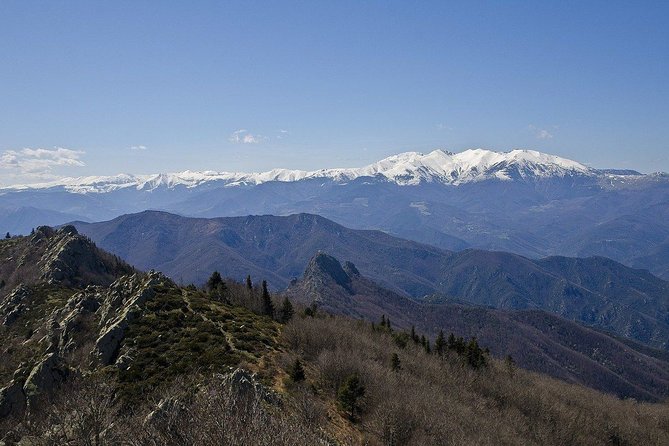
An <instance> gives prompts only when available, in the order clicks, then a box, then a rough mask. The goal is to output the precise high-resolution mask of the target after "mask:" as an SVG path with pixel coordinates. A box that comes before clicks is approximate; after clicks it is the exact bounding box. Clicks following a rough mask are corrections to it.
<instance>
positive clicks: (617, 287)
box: [74, 211, 669, 349]
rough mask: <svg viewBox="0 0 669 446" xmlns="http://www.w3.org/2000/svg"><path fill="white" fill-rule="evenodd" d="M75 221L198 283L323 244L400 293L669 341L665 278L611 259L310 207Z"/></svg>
mask: <svg viewBox="0 0 669 446" xmlns="http://www.w3.org/2000/svg"><path fill="white" fill-rule="evenodd" d="M74 225H75V226H76V227H77V229H78V230H79V231H80V232H81V233H83V234H85V235H88V236H89V237H91V239H92V240H94V241H95V242H96V243H97V244H98V245H99V246H100V247H102V248H104V249H106V250H108V251H110V252H112V253H114V254H117V255H118V256H120V257H121V258H123V259H124V260H126V261H128V262H129V263H131V264H133V265H134V266H136V267H139V268H142V269H151V268H154V269H158V270H160V271H163V272H165V273H166V274H168V275H169V276H171V277H173V278H174V279H175V280H177V281H181V282H184V283H188V282H194V283H196V284H202V283H204V281H205V280H206V278H207V277H208V276H209V275H210V274H211V272H212V271H214V270H218V271H220V272H221V273H222V274H223V275H224V276H228V277H232V278H235V279H237V280H240V279H243V278H244V277H245V275H246V274H251V275H252V276H253V277H256V278H259V279H260V278H263V279H267V280H268V281H269V283H270V286H272V287H273V288H275V289H281V288H284V287H285V286H287V285H288V284H289V283H290V282H291V281H292V280H293V279H296V278H298V277H300V276H301V275H302V272H303V271H304V269H305V267H306V265H307V264H308V262H309V259H310V258H311V257H312V256H313V255H314V253H316V252H318V251H323V252H327V253H329V254H331V255H333V256H335V257H336V258H341V259H346V260H351V261H353V262H354V263H355V264H356V265H357V267H358V268H359V269H360V272H361V273H362V274H363V275H365V276H367V277H369V278H370V279H372V280H374V281H376V282H378V283H379V284H380V285H381V286H383V287H385V288H388V289H390V290H392V291H393V292H395V293H398V294H400V295H404V296H411V297H413V298H416V299H427V300H428V301H430V302H443V301H449V300H452V299H457V300H460V301H462V302H467V303H473V304H477V305H485V306H489V307H494V308H501V309H542V310H546V311H549V312H552V313H555V314H557V315H560V316H562V317H564V318H567V319H571V320H576V321H580V322H583V323H585V324H588V325H592V326H596V327H600V328H602V329H606V330H608V331H611V332H614V333H616V334H618V335H619V336H623V337H626V338H630V339H635V340H638V341H641V342H644V343H647V344H649V345H652V346H655V347H658V348H664V349H666V348H667V347H669V282H666V281H664V280H661V279H659V278H657V277H655V276H653V275H652V274H650V273H648V272H647V271H644V270H636V269H632V268H629V267H626V266H624V265H622V264H619V263H617V262H615V261H612V260H610V259H606V258H601V257H591V258H565V257H549V258H545V259H541V260H532V259H528V258H525V257H522V256H519V255H516V254H510V253H504V252H490V251H481V250H471V249H468V250H464V251H460V252H451V251H446V250H442V249H439V248H436V247H433V246H429V245H423V244H420V243H417V242H413V241H409V240H403V239H400V238H396V237H393V236H390V235H388V234H386V233H383V232H381V231H367V230H354V229H349V228H346V227H344V226H341V225H339V224H337V223H334V222H332V221H330V220H327V219H325V218H323V217H319V216H316V215H310V214H298V215H291V216H287V217H275V216H247V217H223V218H215V219H203V218H187V217H181V216H177V215H173V214H168V213H165V212H156V211H147V212H142V213H139V214H133V215H125V216H122V217H118V218H116V219H114V220H111V221H107V222H101V223H74Z"/></svg>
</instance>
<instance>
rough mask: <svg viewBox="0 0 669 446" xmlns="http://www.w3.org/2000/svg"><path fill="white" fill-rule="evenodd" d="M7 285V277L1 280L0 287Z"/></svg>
mask: <svg viewBox="0 0 669 446" xmlns="http://www.w3.org/2000/svg"><path fill="white" fill-rule="evenodd" d="M5 285H6V283H5V279H2V280H0V289H2V288H4V287H5Z"/></svg>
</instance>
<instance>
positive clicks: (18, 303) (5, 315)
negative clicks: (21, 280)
mask: <svg viewBox="0 0 669 446" xmlns="http://www.w3.org/2000/svg"><path fill="white" fill-rule="evenodd" d="M31 295H32V290H31V289H30V288H28V287H27V286H25V285H23V284H21V285H19V286H17V287H16V288H14V290H13V291H12V292H11V293H10V294H9V295H8V296H7V297H6V298H5V299H4V300H3V301H2V303H0V318H1V319H2V324H3V325H11V324H13V323H14V322H15V321H16V319H18V318H19V317H20V316H21V315H22V314H23V313H24V312H25V311H26V309H27V308H28V304H27V301H28V299H29V298H30V296H31Z"/></svg>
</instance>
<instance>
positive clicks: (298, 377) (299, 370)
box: [288, 358, 305, 383]
mask: <svg viewBox="0 0 669 446" xmlns="http://www.w3.org/2000/svg"><path fill="white" fill-rule="evenodd" d="M288 376H290V379H291V381H293V382H294V383H298V382H301V381H304V379H305V376H304V367H303V366H302V362H300V359H299V358H295V362H294V363H293V366H292V367H291V368H290V370H289V371H288Z"/></svg>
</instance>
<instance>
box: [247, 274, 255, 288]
mask: <svg viewBox="0 0 669 446" xmlns="http://www.w3.org/2000/svg"><path fill="white" fill-rule="evenodd" d="M246 289H247V290H249V291H253V282H252V281H251V275H250V274H249V275H248V276H246Z"/></svg>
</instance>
